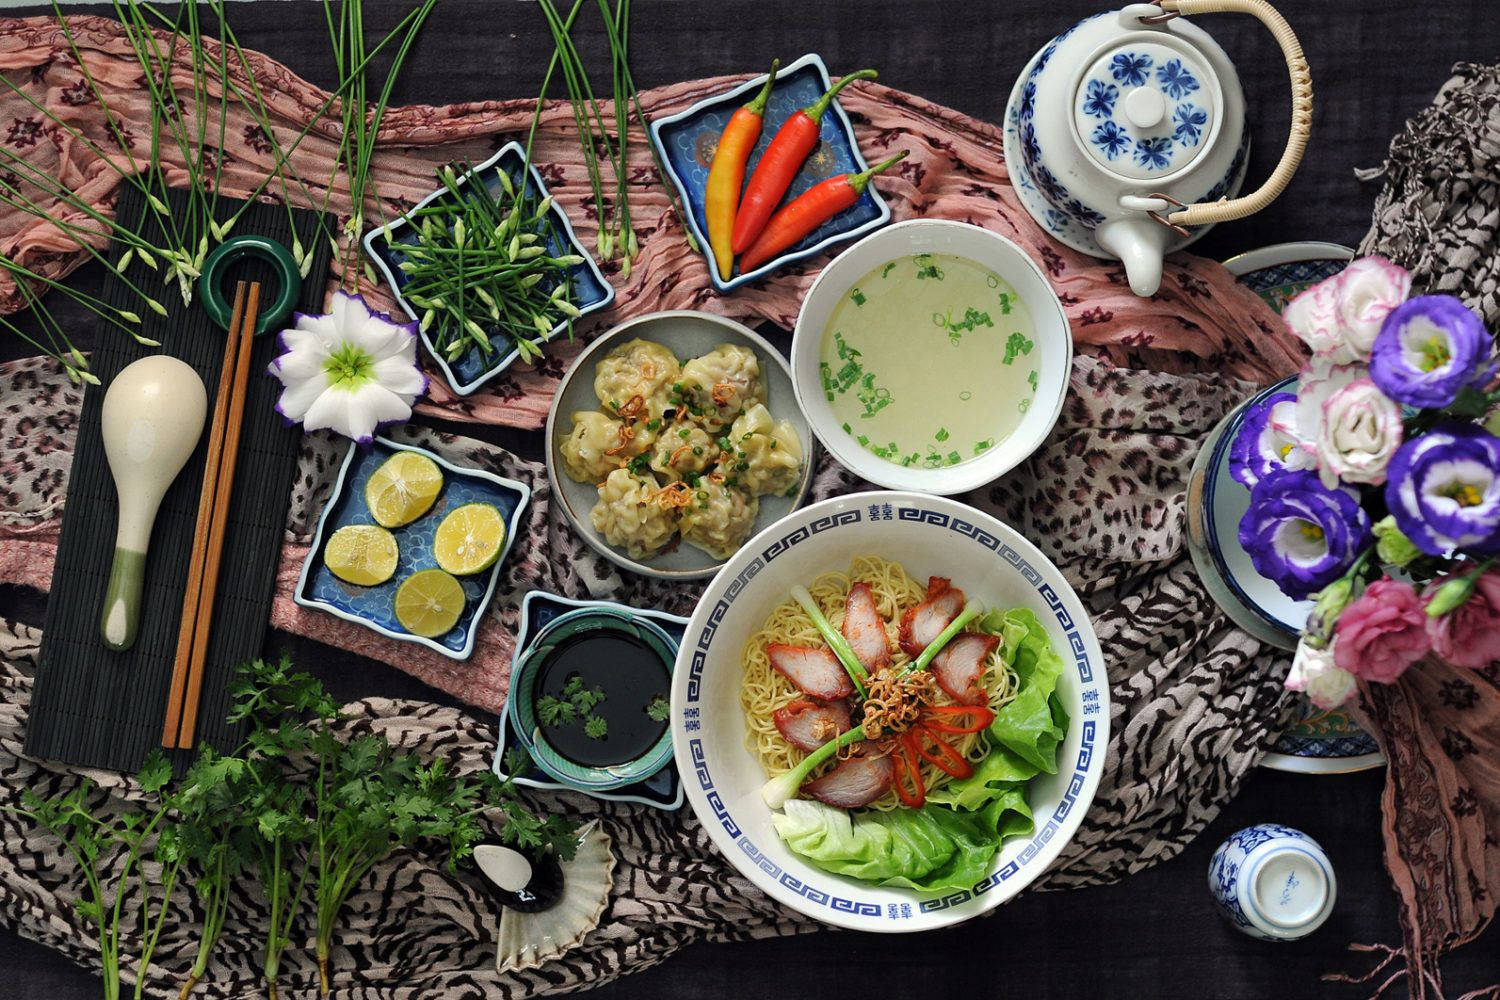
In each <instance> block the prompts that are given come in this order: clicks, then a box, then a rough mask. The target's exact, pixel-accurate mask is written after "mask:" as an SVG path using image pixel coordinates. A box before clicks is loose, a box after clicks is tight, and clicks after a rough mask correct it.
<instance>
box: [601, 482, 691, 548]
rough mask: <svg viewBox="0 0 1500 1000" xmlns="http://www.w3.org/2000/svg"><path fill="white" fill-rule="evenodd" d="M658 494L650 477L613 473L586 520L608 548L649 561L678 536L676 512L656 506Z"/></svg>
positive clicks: (658, 504) (602, 487) (666, 507)
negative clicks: (606, 543)
mask: <svg viewBox="0 0 1500 1000" xmlns="http://www.w3.org/2000/svg"><path fill="white" fill-rule="evenodd" d="M658 492H660V491H659V489H658V487H657V485H656V480H654V479H652V478H651V477H650V476H636V475H632V474H631V472H630V470H629V469H616V470H615V471H614V472H611V473H610V474H609V478H608V479H606V480H604V485H602V486H600V487H599V502H598V503H596V504H594V509H593V511H592V512H591V513H590V514H589V520H590V521H592V522H593V524H594V530H595V531H597V532H599V534H601V535H603V536H604V540H605V541H606V542H608V543H609V544H611V545H613V546H615V547H617V548H622V549H624V550H625V551H626V552H627V553H628V554H629V555H630V558H632V559H649V558H650V557H651V556H654V555H656V554H657V553H658V552H660V551H661V550H662V549H664V548H666V545H667V543H668V542H670V541H671V540H672V536H673V535H675V534H676V533H677V519H676V516H675V510H674V509H673V508H672V507H670V506H663V505H662V504H660V503H658V502H657V493H658Z"/></svg>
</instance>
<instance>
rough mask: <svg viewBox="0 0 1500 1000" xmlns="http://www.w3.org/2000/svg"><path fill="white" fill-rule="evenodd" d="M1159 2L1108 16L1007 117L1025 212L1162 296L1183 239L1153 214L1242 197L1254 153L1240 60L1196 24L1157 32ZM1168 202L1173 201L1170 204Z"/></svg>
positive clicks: (1022, 88) (1025, 87)
mask: <svg viewBox="0 0 1500 1000" xmlns="http://www.w3.org/2000/svg"><path fill="white" fill-rule="evenodd" d="M1160 13H1161V9H1160V8H1159V7H1157V6H1155V5H1153V4H1130V5H1128V6H1126V7H1124V8H1123V9H1121V10H1117V11H1110V12H1107V13H1104V14H1096V15H1094V16H1093V17H1091V18H1088V19H1086V20H1084V21H1081V22H1079V23H1078V24H1076V25H1074V26H1073V27H1072V28H1069V29H1068V30H1067V31H1065V32H1063V33H1062V34H1061V35H1058V36H1057V37H1056V38H1055V39H1053V40H1052V41H1051V42H1049V43H1048V44H1047V45H1045V46H1043V48H1042V49H1041V50H1040V51H1039V52H1038V53H1037V54H1036V55H1035V56H1033V57H1032V59H1031V60H1030V61H1029V62H1028V63H1027V65H1026V68H1025V70H1023V71H1022V74H1021V76H1020V78H1019V79H1018V80H1017V81H1016V85H1015V88H1014V90H1013V91H1012V93H1011V99H1010V103H1009V106H1008V107H1007V110H1006V136H1005V153H1006V162H1007V165H1008V167H1009V169H1010V170H1011V171H1012V173H1013V175H1014V176H1015V179H1016V187H1017V190H1018V192H1019V193H1020V194H1021V202H1022V204H1023V205H1024V206H1025V207H1026V210H1027V211H1028V212H1030V213H1031V215H1032V216H1034V217H1035V218H1036V220H1037V222H1038V223H1039V224H1040V225H1042V226H1043V227H1045V228H1046V229H1047V230H1048V231H1049V232H1051V233H1052V234H1053V235H1055V236H1057V237H1058V238H1059V239H1060V240H1062V241H1063V242H1065V243H1067V244H1068V245H1069V246H1072V247H1073V248H1075V249H1077V250H1080V251H1082V252H1084V253H1089V254H1092V255H1094V256H1098V257H1114V258H1119V259H1121V260H1122V261H1123V262H1124V264H1125V267H1126V271H1127V274H1128V275H1129V278H1130V285H1131V288H1132V289H1133V290H1134V291H1135V292H1136V293H1137V294H1139V295H1151V294H1154V293H1155V291H1156V289H1157V287H1158V286H1159V285H1160V282H1161V258H1162V256H1163V254H1165V253H1168V252H1170V251H1172V250H1176V249H1179V248H1181V247H1183V246H1186V245H1187V244H1188V243H1190V242H1192V241H1193V240H1194V239H1197V238H1198V237H1199V236H1201V235H1202V234H1203V233H1204V232H1206V231H1207V228H1208V227H1201V228H1199V229H1198V230H1196V231H1194V232H1193V233H1191V234H1190V235H1188V236H1185V237H1184V236H1180V235H1178V234H1176V233H1174V232H1173V231H1172V230H1170V229H1168V228H1166V227H1165V226H1163V225H1161V224H1160V223H1158V222H1157V221H1156V220H1154V219H1153V218H1152V217H1151V215H1150V214H1149V213H1150V212H1152V211H1155V212H1158V213H1166V212H1170V211H1172V210H1174V208H1175V206H1174V205H1173V204H1172V202H1171V201H1169V200H1167V199H1168V198H1170V199H1175V200H1176V201H1177V202H1180V203H1182V204H1189V205H1190V204H1193V203H1195V202H1199V201H1216V200H1219V199H1220V198H1224V197H1233V196H1234V195H1235V194H1236V193H1238V190H1239V186H1240V184H1241V182H1242V181H1243V179H1244V173H1245V163H1246V159H1247V156H1246V154H1247V151H1248V135H1247V133H1246V131H1245V100H1244V95H1243V93H1242V92H1241V90H1240V84H1239V77H1238V75H1237V74H1236V73H1235V70H1234V66H1233V64H1231V63H1230V61H1229V57H1228V56H1227V55H1225V53H1224V50H1223V49H1221V48H1220V47H1219V46H1218V44H1217V43H1215V42H1214V40H1213V39H1212V38H1210V37H1209V36H1208V34H1207V33H1206V32H1204V31H1203V30H1202V29H1201V28H1198V27H1197V26H1196V25H1194V24H1191V23H1189V21H1188V20H1187V19H1186V18H1175V19H1173V20H1170V21H1167V22H1165V23H1162V24H1156V25H1152V24H1144V23H1142V20H1141V19H1142V18H1143V17H1150V16H1154V15H1159V14H1160ZM1163 196H1164V197H1163Z"/></svg>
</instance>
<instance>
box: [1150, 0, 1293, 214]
mask: <svg viewBox="0 0 1500 1000" xmlns="http://www.w3.org/2000/svg"><path fill="white" fill-rule="evenodd" d="M1158 4H1159V6H1160V7H1161V9H1162V10H1164V11H1166V12H1167V13H1168V14H1180V15H1183V16H1189V15H1192V14H1221V13H1228V14H1249V15H1251V16H1252V17H1254V18H1256V19H1257V20H1259V21H1260V22H1261V23H1262V24H1264V25H1265V26H1266V27H1267V28H1269V29H1270V31H1271V34H1272V35H1273V36H1274V37H1275V39H1276V43H1277V44H1278V45H1280V46H1281V52H1282V55H1284V56H1285V57H1286V66H1287V70H1288V71H1289V72H1290V74H1291V80H1292V128H1291V135H1290V136H1289V137H1288V138H1287V143H1286V150H1285V151H1284V152H1283V153H1282V154H1281V162H1280V163H1277V164H1276V169H1275V170H1273V171H1271V176H1270V177H1267V178H1266V182H1265V183H1264V184H1262V185H1261V186H1260V187H1258V188H1256V189H1255V190H1254V191H1253V192H1251V193H1250V194H1247V195H1241V196H1240V197H1238V198H1233V199H1229V200H1223V199H1221V200H1219V201H1209V202H1200V203H1198V204H1196V205H1188V206H1187V207H1186V208H1182V209H1179V210H1178V211H1175V212H1173V213H1172V214H1170V215H1168V216H1167V217H1166V221H1167V222H1169V223H1171V224H1173V225H1177V226H1208V225H1212V224H1213V223H1216V222H1228V221H1230V220H1231V219H1242V218H1244V217H1245V216H1247V215H1253V214H1255V213H1256V212H1259V211H1260V210H1261V209H1263V208H1265V207H1266V206H1267V205H1269V204H1271V202H1273V201H1275V200H1276V196H1277V195H1279V194H1281V192H1282V191H1283V190H1284V189H1285V188H1286V186H1287V183H1288V182H1289V181H1291V179H1292V175H1293V174H1295V173H1296V172H1297V166H1298V165H1299V164H1300V163H1301V162H1302V154H1303V153H1304V152H1305V151H1306V150H1307V137H1308V135H1309V134H1310V133H1311V132H1312V96H1313V95H1312V76H1311V74H1310V73H1309V72H1308V69H1307V57H1306V56H1304V55H1303V54H1302V45H1301V44H1300V43H1299V42H1298V41H1297V36H1296V34H1294V33H1293V32H1292V26H1291V25H1289V24H1287V23H1286V18H1284V17H1282V16H1281V14H1280V13H1279V12H1277V10H1276V8H1275V7H1272V6H1271V5H1270V4H1269V3H1267V2H1266V0H1158Z"/></svg>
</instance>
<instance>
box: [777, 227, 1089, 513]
mask: <svg viewBox="0 0 1500 1000" xmlns="http://www.w3.org/2000/svg"><path fill="white" fill-rule="evenodd" d="M1072 359H1073V340H1072V335H1071V332H1070V331H1069V328H1068V320H1067V316H1066V315H1065V314H1064V313H1063V309H1062V303H1061V302H1059V301H1058V298H1057V295H1056V293H1054V292H1053V291H1052V287H1051V285H1049V284H1048V283H1047V279H1046V278H1045V277H1044V276H1043V274H1042V272H1041V269H1040V268H1038V267H1037V265H1036V264H1035V263H1033V262H1032V260H1031V258H1030V257H1028V256H1027V255H1026V254H1025V253H1024V252H1023V251H1022V250H1021V249H1020V248H1019V247H1017V246H1016V245H1015V244H1014V243H1012V242H1010V241H1009V240H1007V239H1005V238H1003V237H1001V236H997V235H995V234H994V233H991V232H989V231H988V230H985V229H981V228H979V227H978V226H971V225H968V224H966V223H961V222H948V221H944V220H935V219H912V220H909V221H907V222H900V223H897V224H896V225H893V226H889V227H887V228H885V229H882V230H880V231H879V232H877V233H874V234H872V235H870V236H867V237H865V238H864V239H862V240H860V241H859V242H858V243H856V244H854V245H853V246H852V247H850V248H849V249H848V250H846V251H844V252H843V253H842V254H840V255H839V256H838V257H837V258H835V259H834V261H833V262H832V263H831V264H829V265H828V267H826V268H824V269H823V273H822V274H821V275H819V276H818V279H817V280H816V281H815V282H813V285H812V288H811V289H809V290H808V293H807V297H806V298H805V299H804V300H803V303H802V310H801V312H800V313H799V314H798V316H797V326H796V330H795V333H794V335H793V338H792V383H793V387H794V389H795V391H796V393H797V402H798V404H799V405H800V406H801V407H802V410H803V412H804V413H805V414H806V415H807V419H808V423H809V424H810V425H811V427H812V430H813V433H814V434H816V435H817V437H818V440H820V441H822V442H823V445H824V446H825V447H826V448H827V449H828V450H829V451H831V452H832V453H833V455H834V457H835V458H837V459H838V460H839V461H840V462H841V463H843V464H844V465H845V466H847V467H848V468H849V469H851V470H852V471H854V472H856V473H858V474H859V475H860V476H862V477H863V478H865V479H868V480H869V481H870V482H873V483H876V484H878V485H880V486H884V487H887V488H890V489H904V490H919V491H921V492H924V493H936V494H943V495H949V494H954V493H963V492H966V491H968V490H972V489H977V488H978V487H980V486H983V485H984V484H986V483H989V482H991V481H993V480H995V479H998V478H999V477H1000V476H1002V475H1004V474H1005V473H1006V472H1009V471H1010V470H1011V469H1013V468H1014V467H1015V466H1017V465H1018V464H1020V463H1021V462H1022V461H1024V460H1025V459H1026V458H1027V456H1029V455H1030V454H1031V453H1032V452H1033V451H1035V450H1036V449H1037V447H1038V446H1039V445H1040V444H1041V443H1042V441H1043V440H1044V439H1045V438H1046V437H1047V434H1048V433H1049V432H1050V431H1051V430H1052V425H1053V424H1054V423H1055V422H1056V421H1057V416H1058V413H1059V412H1061V410H1062V401H1063V396H1064V394H1065V393H1066V391H1067V385H1068V372H1069V369H1070V367H1071V364H1072Z"/></svg>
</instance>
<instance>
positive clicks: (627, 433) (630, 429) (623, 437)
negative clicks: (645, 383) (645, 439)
mask: <svg viewBox="0 0 1500 1000" xmlns="http://www.w3.org/2000/svg"><path fill="white" fill-rule="evenodd" d="M635 398H636V399H640V398H641V397H639V396H637V397H635ZM634 438H635V427H634V426H632V425H631V424H621V425H620V443H619V444H617V445H615V446H614V447H613V448H606V449H604V454H606V455H618V454H619V453H620V452H622V451H624V450H625V449H626V447H627V446H629V444H630V442H631V441H632V440H634Z"/></svg>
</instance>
